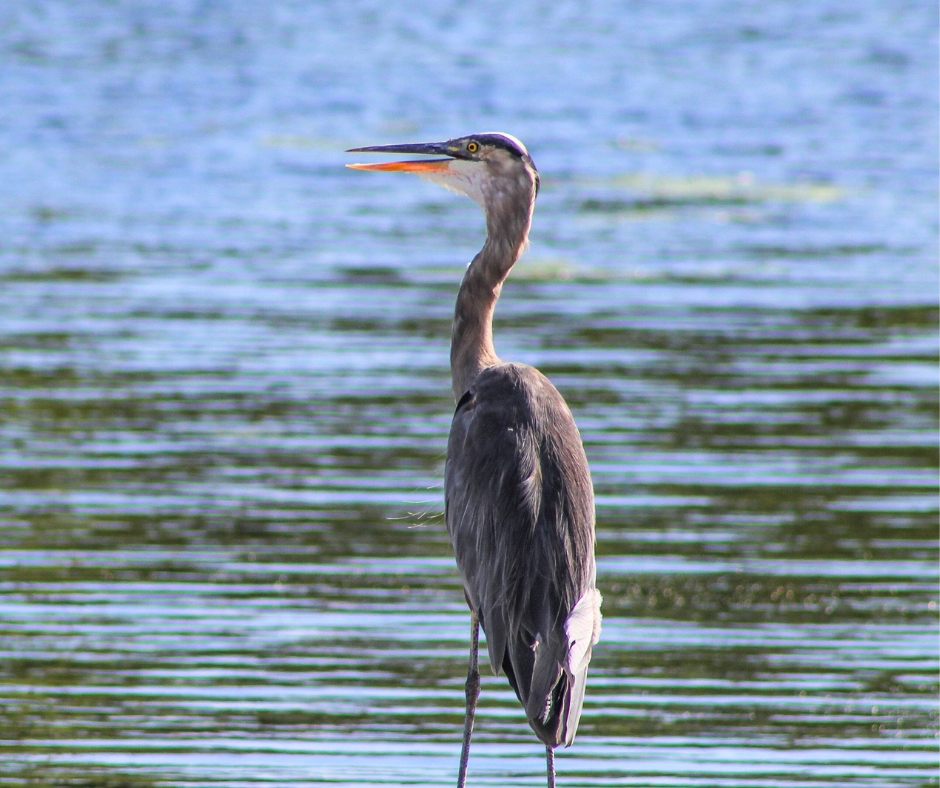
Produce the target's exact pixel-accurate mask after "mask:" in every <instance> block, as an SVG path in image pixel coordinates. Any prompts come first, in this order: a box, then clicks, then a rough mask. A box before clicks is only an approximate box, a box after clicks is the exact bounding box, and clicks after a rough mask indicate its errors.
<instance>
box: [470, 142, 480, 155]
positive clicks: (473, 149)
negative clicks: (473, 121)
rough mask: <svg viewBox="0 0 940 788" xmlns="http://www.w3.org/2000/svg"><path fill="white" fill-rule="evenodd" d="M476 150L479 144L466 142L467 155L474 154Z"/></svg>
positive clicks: (478, 148)
mask: <svg viewBox="0 0 940 788" xmlns="http://www.w3.org/2000/svg"><path fill="white" fill-rule="evenodd" d="M478 150H480V145H479V143H477V142H468V143H467V152H468V153H476V152H477V151H478Z"/></svg>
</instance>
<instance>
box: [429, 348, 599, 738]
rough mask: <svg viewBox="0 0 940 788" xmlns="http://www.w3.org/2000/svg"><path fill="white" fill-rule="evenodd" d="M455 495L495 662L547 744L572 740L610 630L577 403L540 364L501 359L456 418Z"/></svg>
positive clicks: (471, 593) (471, 596) (464, 565)
mask: <svg viewBox="0 0 940 788" xmlns="http://www.w3.org/2000/svg"><path fill="white" fill-rule="evenodd" d="M445 500H446V518H447V529H448V532H449V533H450V537H451V542H452V543H453V546H454V553H455V555H456V557H457V565H458V567H459V569H460V573H461V575H462V577H463V582H464V588H465V590H466V592H467V597H468V600H469V602H470V604H471V605H472V606H473V609H474V610H475V611H476V613H477V615H478V616H479V618H480V622H481V624H482V626H483V630H484V632H485V633H486V642H487V648H488V650H489V657H490V664H491V665H492V667H493V670H494V671H495V672H497V673H498V672H499V669H500V668H502V670H503V671H504V672H505V673H506V676H507V678H508V679H509V682H510V684H511V685H512V687H513V689H514V690H515V692H516V695H517V696H518V697H519V700H520V701H521V702H522V704H523V706H524V707H525V709H526V716H527V718H528V720H529V724H530V725H531V726H532V728H533V730H534V731H535V732H536V734H537V735H538V737H539V738H540V739H541V740H542V741H543V742H545V744H546V745H548V746H550V747H555V746H558V745H559V744H561V743H564V744H565V745H570V744H571V742H572V740H573V739H574V735H575V732H576V731H577V726H578V720H579V718H580V715H581V705H582V702H583V698H584V685H585V680H586V676H587V666H588V662H589V661H590V658H591V647H592V646H593V645H594V643H596V642H597V638H598V636H599V634H600V595H599V594H598V593H597V590H596V589H595V587H594V584H595V566H594V494H593V490H592V486H591V477H590V473H589V471H588V466H587V460H586V458H585V456H584V449H583V447H582V445H581V436H580V434H579V433H578V429H577V427H576V426H575V423H574V419H573V418H572V416H571V412H570V411H569V409H568V406H567V405H566V404H565V401H564V399H563V398H562V397H561V395H560V394H559V393H558V391H557V390H556V389H555V387H554V386H552V384H551V383H550V382H549V381H548V379H547V378H545V377H544V376H543V375H542V374H541V373H540V372H538V371H537V370H535V369H533V368H532V367H527V366H525V365H522V364H500V365H498V366H495V367H490V368H488V369H486V370H484V371H483V372H481V373H480V374H479V375H478V376H477V377H476V378H475V379H474V381H473V383H472V384H471V387H470V390H469V391H468V392H467V393H466V394H465V395H464V396H463V397H462V398H461V400H460V403H459V404H458V406H457V411H456V413H455V414H454V420H453V424H452V425H451V432H450V439H449V441H448V446H447V466H446V471H445Z"/></svg>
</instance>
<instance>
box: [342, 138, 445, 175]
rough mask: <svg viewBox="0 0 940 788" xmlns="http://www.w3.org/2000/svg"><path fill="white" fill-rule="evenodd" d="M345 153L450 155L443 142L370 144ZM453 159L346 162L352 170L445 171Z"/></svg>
mask: <svg viewBox="0 0 940 788" xmlns="http://www.w3.org/2000/svg"><path fill="white" fill-rule="evenodd" d="M346 152H347V153H411V154H422V155H428V154H430V155H431V156H451V155H452V152H451V151H450V150H448V148H447V144H446V143H444V142H409V143H404V144H401V145H370V146H368V147H366V148H350V149H349V150H348V151H346ZM451 161H453V159H419V160H417V161H390V162H384V163H382V164H347V165H346V166H347V167H349V168H351V169H353V170H373V171H378V172H417V173H422V172H441V171H446V170H447V168H448V165H449V164H450V162H451Z"/></svg>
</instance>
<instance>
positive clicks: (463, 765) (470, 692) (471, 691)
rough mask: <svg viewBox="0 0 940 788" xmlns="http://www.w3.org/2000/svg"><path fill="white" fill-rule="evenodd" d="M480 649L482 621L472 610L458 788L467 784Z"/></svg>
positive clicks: (478, 679)
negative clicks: (465, 706) (465, 711)
mask: <svg viewBox="0 0 940 788" xmlns="http://www.w3.org/2000/svg"><path fill="white" fill-rule="evenodd" d="M479 647H480V621H479V619H478V618H477V614H476V612H474V610H473V609H471V610H470V668H469V670H467V684H466V692H467V713H466V716H465V717H464V722H463V749H462V750H461V751H460V771H459V772H458V775H457V788H464V787H465V786H466V784H467V764H468V763H469V762H470V735H471V734H472V733H473V717H474V715H475V714H476V710H477V698H478V697H480V671H479V669H478V665H477V652H478V650H479Z"/></svg>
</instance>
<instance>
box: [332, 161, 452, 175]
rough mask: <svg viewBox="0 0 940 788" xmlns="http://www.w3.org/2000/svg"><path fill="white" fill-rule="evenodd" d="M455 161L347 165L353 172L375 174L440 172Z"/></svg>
mask: <svg viewBox="0 0 940 788" xmlns="http://www.w3.org/2000/svg"><path fill="white" fill-rule="evenodd" d="M452 161H453V159H431V160H430V161H428V160H424V161H421V160H418V161H387V162H384V163H383V164H347V165H346V166H347V167H349V168H350V169H351V170H372V171H374V172H440V171H442V170H444V171H446V170H447V169H448V168H449V167H450V163H451V162H452Z"/></svg>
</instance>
